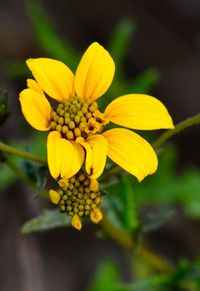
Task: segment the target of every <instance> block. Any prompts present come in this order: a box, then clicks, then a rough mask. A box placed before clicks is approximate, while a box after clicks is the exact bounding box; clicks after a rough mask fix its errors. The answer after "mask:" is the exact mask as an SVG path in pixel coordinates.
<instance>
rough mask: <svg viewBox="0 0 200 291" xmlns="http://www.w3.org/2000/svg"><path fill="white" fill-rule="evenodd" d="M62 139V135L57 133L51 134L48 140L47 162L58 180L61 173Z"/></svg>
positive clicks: (52, 174)
mask: <svg viewBox="0 0 200 291" xmlns="http://www.w3.org/2000/svg"><path fill="white" fill-rule="evenodd" d="M60 139H61V135H60V133H59V132H57V131H52V132H50V133H49V135H48V138H47V161H48V166H49V171H50V174H51V176H52V177H53V178H54V179H56V178H58V176H59V175H60V171H61V151H60Z"/></svg>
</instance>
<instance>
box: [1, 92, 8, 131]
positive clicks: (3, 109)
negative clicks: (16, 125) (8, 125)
mask: <svg viewBox="0 0 200 291" xmlns="http://www.w3.org/2000/svg"><path fill="white" fill-rule="evenodd" d="M7 107H8V94H7V92H6V91H5V90H3V89H1V88H0V126H2V125H4V123H5V122H6V120H7V118H8V116H9V115H10V112H8V110H7Z"/></svg>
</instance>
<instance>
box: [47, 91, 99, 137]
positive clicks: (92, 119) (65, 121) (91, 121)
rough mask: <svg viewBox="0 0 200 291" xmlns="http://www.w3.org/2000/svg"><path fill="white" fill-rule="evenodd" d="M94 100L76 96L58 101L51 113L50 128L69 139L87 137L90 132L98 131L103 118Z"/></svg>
mask: <svg viewBox="0 0 200 291" xmlns="http://www.w3.org/2000/svg"><path fill="white" fill-rule="evenodd" d="M100 114H101V113H100V112H99V110H98V105H97V103H96V102H95V101H92V100H84V99H82V98H79V97H78V96H76V97H73V98H70V99H67V100H65V101H64V102H62V103H60V104H59V105H58V107H57V109H56V110H53V111H52V113H51V130H52V131H58V132H59V133H60V134H61V135H62V137H63V138H66V139H68V140H70V141H74V140H76V138H77V137H83V138H87V136H88V135H90V134H95V133H97V132H100V131H101V129H102V125H103V120H102V119H101V118H99V117H98V116H100Z"/></svg>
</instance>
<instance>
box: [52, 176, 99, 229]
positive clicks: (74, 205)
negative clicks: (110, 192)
mask: <svg viewBox="0 0 200 291" xmlns="http://www.w3.org/2000/svg"><path fill="white" fill-rule="evenodd" d="M57 183H58V185H59V189H58V191H54V190H50V192H49V195H50V199H51V201H52V202H53V203H55V204H58V205H59V209H60V211H61V212H66V213H67V214H68V215H69V216H71V217H72V225H73V226H74V227H75V228H77V229H81V227H82V223H81V219H82V218H83V217H86V216H90V219H91V220H92V221H93V222H94V223H98V222H99V221H100V220H101V219H102V213H101V210H100V207H101V194H100V191H99V184H98V182H97V180H94V179H90V178H89V177H88V176H87V175H86V174H85V173H84V172H83V171H80V172H79V173H77V174H76V175H75V176H73V177H71V178H70V179H65V178H61V179H59V180H58V181H57Z"/></svg>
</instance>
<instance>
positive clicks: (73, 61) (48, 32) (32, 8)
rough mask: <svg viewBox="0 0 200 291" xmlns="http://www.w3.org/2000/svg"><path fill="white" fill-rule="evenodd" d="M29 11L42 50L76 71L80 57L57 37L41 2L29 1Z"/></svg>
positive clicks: (37, 0)
mask: <svg viewBox="0 0 200 291" xmlns="http://www.w3.org/2000/svg"><path fill="white" fill-rule="evenodd" d="M27 11H28V14H29V16H30V18H31V22H32V25H33V29H34V32H35V35H36V37H37V40H38V43H39V45H40V46H41V48H42V49H43V50H44V51H45V52H46V53H47V54H48V55H49V56H51V57H52V58H55V59H59V60H61V61H63V62H65V63H66V64H67V65H68V66H69V67H70V68H71V69H73V70H75V68H76V66H77V60H78V59H79V57H80V55H79V53H78V52H76V50H75V49H74V48H72V47H71V45H70V44H69V43H67V42H66V41H63V40H61V38H60V37H59V36H58V35H57V33H56V32H55V29H54V26H53V25H52V23H51V21H50V20H49V18H48V17H47V15H46V13H45V11H44V9H43V8H42V5H41V2H40V1H39V0H36V1H33V0H28V1H27Z"/></svg>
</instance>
